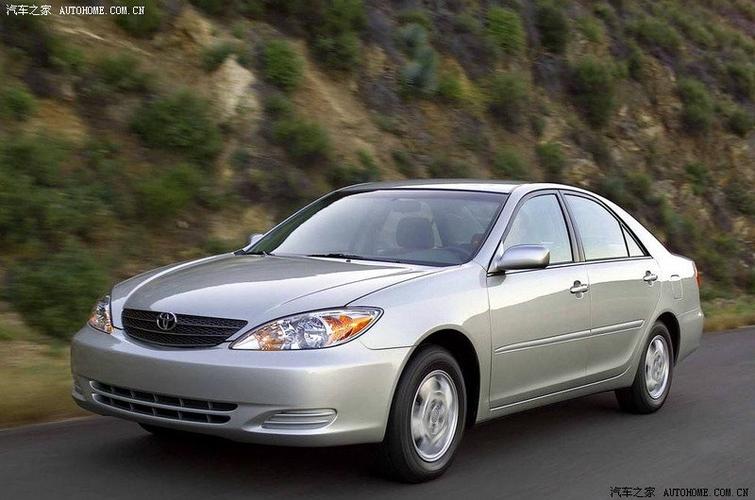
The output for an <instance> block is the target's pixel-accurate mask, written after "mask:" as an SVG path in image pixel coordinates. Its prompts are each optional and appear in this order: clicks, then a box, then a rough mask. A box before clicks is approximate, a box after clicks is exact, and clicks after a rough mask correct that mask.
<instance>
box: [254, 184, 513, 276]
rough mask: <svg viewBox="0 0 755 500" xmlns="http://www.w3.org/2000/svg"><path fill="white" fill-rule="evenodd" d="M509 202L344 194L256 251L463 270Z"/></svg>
mask: <svg viewBox="0 0 755 500" xmlns="http://www.w3.org/2000/svg"><path fill="white" fill-rule="evenodd" d="M505 200H506V195H505V194H498V193H482V192H474V191H442V190H405V189H400V190H399V189H395V190H390V189H385V190H377V191H367V192H337V193H333V194H332V195H330V196H327V197H325V198H323V199H322V200H320V201H318V202H316V203H314V204H312V205H311V206H309V207H306V208H304V209H303V210H301V211H300V212H298V213H297V214H296V215H294V216H293V217H292V218H291V219H289V220H288V221H285V222H284V223H282V224H280V225H278V226H277V227H276V228H275V229H273V230H272V231H271V232H270V233H268V234H267V235H266V236H265V237H264V238H263V239H261V240H260V241H259V242H258V243H257V244H256V245H254V247H252V248H251V249H250V251H249V253H269V254H276V255H306V256H321V257H334V258H353V259H365V260H377V261H386V262H404V263H411V264H426V265H436V266H445V265H454V264H461V263H463V262H466V261H468V260H470V259H471V258H472V257H473V256H474V254H475V253H476V252H477V250H478V249H479V248H480V245H481V244H482V242H483V241H484V239H485V237H486V236H487V234H488V231H489V230H490V228H491V226H492V225H493V223H494V222H495V220H496V217H497V215H498V213H499V212H500V210H501V207H502V206H503V203H504V201H505Z"/></svg>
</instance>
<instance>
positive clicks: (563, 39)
mask: <svg viewBox="0 0 755 500" xmlns="http://www.w3.org/2000/svg"><path fill="white" fill-rule="evenodd" d="M535 26H536V27H537V30H538V32H539V33H540V43H541V44H542V46H543V48H545V50H547V51H548V52H553V53H554V54H561V53H563V52H565V51H566V45H567V43H568V41H569V21H568V19H567V18H566V15H565V14H564V12H563V9H562V8H561V7H560V6H558V5H557V4H556V3H554V2H550V1H541V2H538V5H537V8H536V10H535Z"/></svg>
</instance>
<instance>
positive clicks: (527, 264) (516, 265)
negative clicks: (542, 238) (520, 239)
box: [491, 245, 551, 273]
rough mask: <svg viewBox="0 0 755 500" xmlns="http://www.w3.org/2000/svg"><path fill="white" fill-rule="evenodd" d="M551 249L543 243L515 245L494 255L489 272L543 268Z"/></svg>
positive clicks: (549, 258) (546, 263)
mask: <svg viewBox="0 0 755 500" xmlns="http://www.w3.org/2000/svg"><path fill="white" fill-rule="evenodd" d="M550 260H551V251H550V250H549V249H548V248H546V247H544V246H543V245H515V246H513V247H510V248H507V249H506V251H505V252H503V255H501V256H500V257H496V259H495V260H494V261H493V265H492V266H491V272H494V273H500V272H504V271H513V270H515V269H543V268H545V267H548V264H550Z"/></svg>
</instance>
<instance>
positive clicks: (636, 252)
mask: <svg viewBox="0 0 755 500" xmlns="http://www.w3.org/2000/svg"><path fill="white" fill-rule="evenodd" d="M622 229H623V231H624V239H625V240H626V241H627V249H628V250H629V256H630V257H642V256H643V255H645V252H643V251H642V247H640V245H639V243H637V240H635V239H634V236H632V233H630V232H629V231H627V230H626V228H622Z"/></svg>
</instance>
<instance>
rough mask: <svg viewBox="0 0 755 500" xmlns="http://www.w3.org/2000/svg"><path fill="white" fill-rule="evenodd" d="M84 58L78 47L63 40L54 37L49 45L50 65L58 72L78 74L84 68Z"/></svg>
mask: <svg viewBox="0 0 755 500" xmlns="http://www.w3.org/2000/svg"><path fill="white" fill-rule="evenodd" d="M85 63H86V58H85V57H84V52H82V51H81V50H80V49H79V48H78V47H74V46H73V45H71V44H69V43H67V42H66V41H65V40H64V39H63V38H59V37H55V38H53V39H52V43H51V45H50V64H51V65H52V67H54V68H55V69H57V70H58V71H62V72H64V73H72V74H79V73H81V70H82V69H83V68H84V66H85Z"/></svg>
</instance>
